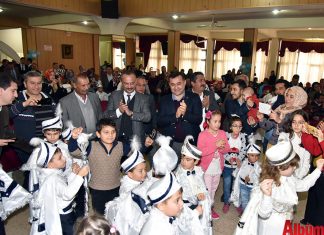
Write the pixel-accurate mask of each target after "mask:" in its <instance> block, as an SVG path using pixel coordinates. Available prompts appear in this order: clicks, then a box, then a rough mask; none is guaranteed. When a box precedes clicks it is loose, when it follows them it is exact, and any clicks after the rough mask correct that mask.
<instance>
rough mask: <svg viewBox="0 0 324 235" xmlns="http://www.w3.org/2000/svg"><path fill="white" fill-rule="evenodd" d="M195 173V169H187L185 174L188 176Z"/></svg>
mask: <svg viewBox="0 0 324 235" xmlns="http://www.w3.org/2000/svg"><path fill="white" fill-rule="evenodd" d="M190 174H191V175H195V174H196V171H195V170H193V171H187V176H189V175H190Z"/></svg>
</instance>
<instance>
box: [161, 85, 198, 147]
mask: <svg viewBox="0 0 324 235" xmlns="http://www.w3.org/2000/svg"><path fill="white" fill-rule="evenodd" d="M184 102H185V103H186V105H187V111H186V113H185V115H184V116H183V117H180V118H176V109H175V107H174V101H173V99H172V94H168V95H165V96H163V97H162V98H161V101H160V107H159V111H158V118H157V125H158V128H159V130H160V132H161V133H162V134H163V135H166V136H171V137H172V138H174V137H175V130H176V124H177V123H179V122H180V124H181V127H182V130H183V132H184V136H187V135H192V136H193V137H194V139H195V141H197V138H198V134H199V132H200V128H199V125H200V123H201V122H202V105H201V101H200V98H199V96H198V95H197V94H194V93H192V92H187V91H186V92H185V96H184ZM181 141H184V139H183V140H181Z"/></svg>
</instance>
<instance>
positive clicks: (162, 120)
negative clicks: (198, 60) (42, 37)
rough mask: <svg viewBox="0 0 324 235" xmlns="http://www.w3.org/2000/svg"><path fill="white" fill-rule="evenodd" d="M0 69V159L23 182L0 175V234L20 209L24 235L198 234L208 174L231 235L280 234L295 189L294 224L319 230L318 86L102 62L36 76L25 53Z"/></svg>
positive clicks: (322, 105)
mask: <svg viewBox="0 0 324 235" xmlns="http://www.w3.org/2000/svg"><path fill="white" fill-rule="evenodd" d="M0 69H1V73H0V120H1V129H0V151H1V152H0V153H1V160H0V161H1V164H2V165H3V169H4V170H5V171H12V170H17V169H20V170H22V171H23V172H24V176H25V177H24V179H25V180H24V183H23V185H22V186H23V187H21V186H19V185H18V184H17V183H15V181H13V180H12V179H11V178H10V176H8V175H7V174H6V173H5V171H3V170H1V171H0V175H1V181H0V183H1V184H2V185H1V187H3V189H4V190H3V191H1V198H2V200H1V202H0V204H1V205H2V207H1V210H2V211H0V213H1V214H0V215H1V224H0V225H1V226H0V227H1V228H0V229H2V230H1V231H2V233H3V234H5V232H4V224H3V221H4V220H5V219H6V217H7V216H8V215H9V214H10V213H12V212H13V211H14V210H16V209H18V208H20V207H22V206H24V205H25V204H26V203H28V202H29V207H30V208H29V209H30V218H29V222H30V223H31V224H32V226H31V232H30V234H55V235H58V234H64V235H65V234H71V235H72V234H80V235H81V234H88V233H87V231H97V233H98V234H122V235H124V234H125V235H135V234H144V235H147V234H206V235H207V234H212V231H213V225H212V221H213V220H217V219H219V218H220V214H219V212H217V211H216V209H215V207H214V205H215V203H219V202H218V201H215V193H216V191H217V190H218V186H219V183H220V181H221V179H222V178H223V188H222V189H220V190H222V192H223V195H222V198H221V200H222V203H223V208H222V212H223V213H225V214H226V213H228V211H229V209H230V207H231V206H234V207H235V209H236V211H237V213H238V215H239V216H240V219H239V221H238V226H237V228H236V230H235V231H233V233H235V234H267V232H269V231H270V233H271V234H282V231H283V229H284V225H285V222H286V220H291V219H293V212H294V210H295V206H296V205H297V204H298V195H297V192H302V191H308V200H307V206H306V211H305V216H304V219H303V220H302V221H301V222H302V223H304V224H310V225H313V226H324V219H323V218H324V212H323V211H324V204H323V202H322V199H321V198H323V197H324V185H323V182H324V176H323V173H322V171H323V165H324V159H322V156H323V151H324V137H323V132H324V121H323V111H324V97H323V96H324V79H321V80H320V81H319V82H315V83H313V84H312V85H310V84H306V87H303V85H302V84H300V83H299V81H298V80H299V76H298V75H294V76H293V78H292V79H291V81H290V82H289V81H287V80H285V79H284V78H279V79H277V77H276V75H275V74H274V72H272V73H271V75H270V77H269V79H264V81H263V82H261V83H257V79H254V80H253V81H249V79H248V77H247V76H246V75H244V74H242V72H241V71H237V73H236V72H235V70H232V71H230V70H229V71H228V73H227V74H226V75H224V76H222V79H220V80H206V78H205V76H204V74H203V73H202V72H193V71H192V70H190V71H188V73H187V74H185V72H184V71H183V70H182V71H178V70H177V69H176V68H175V69H174V71H170V72H167V70H166V68H165V67H164V66H162V68H161V73H160V72H157V71H154V70H153V69H149V71H148V72H145V71H144V69H143V66H140V67H139V68H135V66H127V68H125V69H123V70H120V69H119V68H113V67H112V65H110V64H108V63H105V64H104V65H102V66H101V67H100V75H96V74H95V70H94V69H93V68H90V69H88V70H86V69H84V68H83V67H82V66H80V67H79V72H78V73H74V72H73V71H72V70H69V69H66V68H65V66H64V65H63V64H62V65H59V64H58V63H53V66H52V68H50V69H48V70H46V71H45V72H44V73H41V72H40V71H39V70H38V69H37V66H36V65H33V63H32V61H30V60H26V62H25V58H21V61H20V63H17V64H15V62H9V61H2V66H1V67H0ZM14 160H16V164H14V166H12V162H13V161H14ZM24 188H25V189H24ZM2 192H4V193H2ZM16 198H18V199H19V200H16ZM90 199H91V203H92V208H93V210H94V213H95V214H96V215H95V216H88V213H89V209H88V200H89V201H90ZM7 205H10V206H7ZM78 218H81V219H82V221H81V223H80V225H79V227H78V228H76V221H77V219H78ZM216 230H217V228H216ZM100 231H101V233H99V232H100ZM93 234H96V233H93Z"/></svg>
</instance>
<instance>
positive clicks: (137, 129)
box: [104, 71, 151, 143]
mask: <svg viewBox="0 0 324 235" xmlns="http://www.w3.org/2000/svg"><path fill="white" fill-rule="evenodd" d="M121 82H122V90H118V91H114V92H113V93H112V94H111V96H110V98H109V101H108V106H107V109H106V111H105V113H104V116H105V117H107V118H110V119H113V120H115V121H116V127H117V130H118V139H119V140H120V141H122V142H126V143H127V142H129V140H130V139H131V138H132V137H133V135H137V136H138V137H139V138H140V139H141V141H142V143H143V142H144V137H145V135H144V133H145V130H144V126H143V124H144V123H145V122H149V121H150V120H151V112H150V108H149V97H148V96H146V95H144V94H140V93H138V92H136V91H135V86H136V76H135V73H134V72H133V71H126V72H125V73H124V74H122V77H121Z"/></svg>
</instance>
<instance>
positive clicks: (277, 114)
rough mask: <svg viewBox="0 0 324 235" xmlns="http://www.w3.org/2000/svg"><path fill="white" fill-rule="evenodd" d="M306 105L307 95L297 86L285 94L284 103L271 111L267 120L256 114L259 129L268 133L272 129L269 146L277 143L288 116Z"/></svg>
mask: <svg viewBox="0 0 324 235" xmlns="http://www.w3.org/2000/svg"><path fill="white" fill-rule="evenodd" d="M306 104H307V93H306V92H305V91H304V89H303V88H301V87H299V86H293V87H290V88H288V89H287V90H286V92H285V103H284V104H282V105H280V106H279V107H278V108H276V109H275V110H273V111H271V113H270V115H269V119H265V118H264V116H263V114H262V113H259V112H258V115H257V116H258V118H259V120H260V123H259V124H260V127H261V128H263V129H265V130H266V131H269V130H271V129H274V131H273V132H272V136H271V137H270V139H269V144H270V145H274V144H276V143H277V141H278V137H279V133H280V132H282V131H283V126H284V124H285V122H286V121H287V120H288V118H289V116H290V114H291V113H292V112H294V111H295V110H298V109H302V108H304V107H305V106H306Z"/></svg>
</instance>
